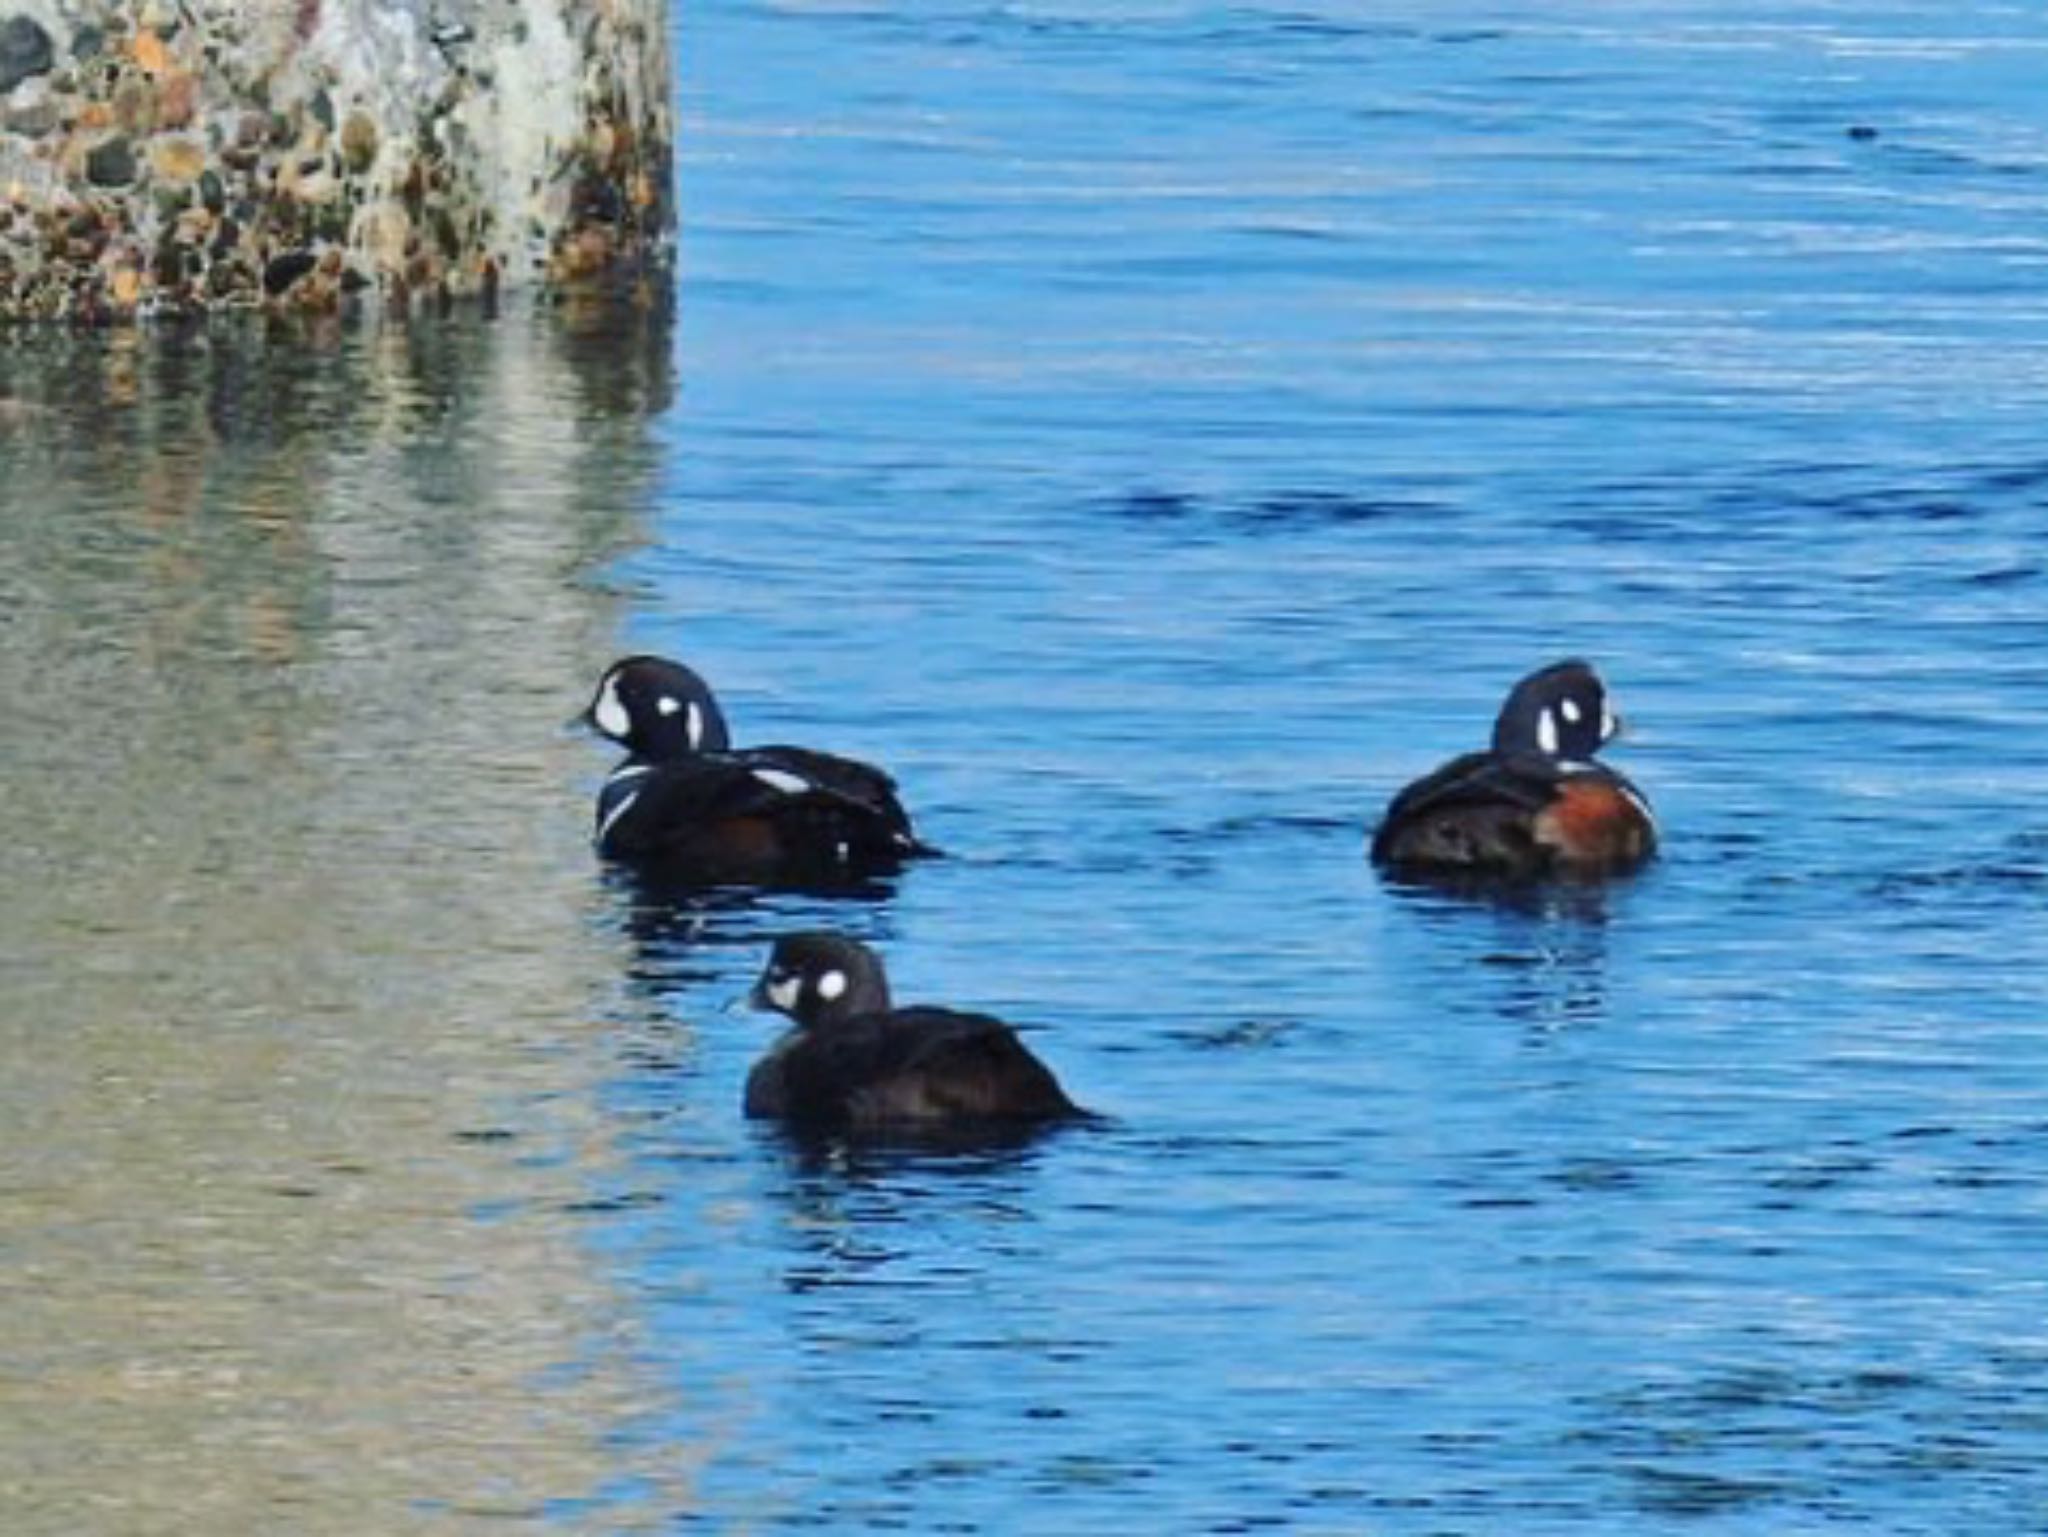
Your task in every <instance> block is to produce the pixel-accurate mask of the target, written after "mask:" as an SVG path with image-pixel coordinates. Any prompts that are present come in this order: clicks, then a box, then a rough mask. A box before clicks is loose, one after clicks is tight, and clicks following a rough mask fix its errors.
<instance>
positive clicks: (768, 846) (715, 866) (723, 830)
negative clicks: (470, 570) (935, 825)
mask: <svg viewBox="0 0 2048 1537" xmlns="http://www.w3.org/2000/svg"><path fill="white" fill-rule="evenodd" d="M583 720H584V721H585V722H586V723H587V724H588V725H590V726H591V727H592V728H594V729H595V730H597V731H599V732H601V733H602V734H603V735H605V736H608V737H610V738H611V739H612V740H613V741H615V742H617V743H619V744H620V745H621V746H622V747H624V748H625V749H626V751H627V752H628V753H629V754H630V756H629V757H628V758H627V759H626V761H625V762H623V763H621V764H620V765H619V766H618V767H617V768H615V769H613V770H612V771H611V773H610V774H609V775H607V776H606V778H605V782H604V788H603V789H601V790H600V791H599V792H598V796H597V850H598V852H599V853H600V854H602V855H604V856H605V857H606V858H609V859H622V860H630V861H634V862H636V863H641V864H650V865H659V866H660V867H661V868H662V869H663V870H664V871H667V872H671V873H683V874H687V875H689V876H691V877H693V878H696V879H701V880H705V881H778V880H793V881H803V880H813V879H831V878H834V877H845V876H850V875H855V874H869V873H878V872H883V871H887V870H892V869H895V868H896V867H898V866H900V865H901V864H902V863H903V861H904V860H906V859H908V858H911V857H912V856H914V855H918V854H929V853H931V852H933V851H932V850H931V849H930V848H928V847H927V846H926V845H925V844H923V843H921V842H919V841H918V838H917V835H916V834H915V833H913V832H912V831H911V829H910V818H909V817H908V816H907V815H905V814H904V810H903V807H902V806H901V804H899V803H898V801H897V799H896V783H895V781H894V780H892V779H891V778H890V777H889V776H888V775H887V774H885V773H883V772H882V771H881V770H880V769H878V768H874V767H872V766H871V765H869V764H866V763H858V762H855V761H854V760H853V759H851V758H835V757H833V756H831V755H830V754H829V753H821V752H812V751H810V750H808V749H806V748H802V747H753V748H747V749H744V750H740V749H735V748H734V747H733V746H732V741H731V738H730V737H729V735H728V734H727V731H726V724H725V716H724V714H723V713H722V712H721V711H720V710H719V708H718V701H717V700H715V699H713V698H712V697H711V690H710V688H709V687H708V686H707V685H706V684H705V682H704V680H703V679H702V678H700V677H698V676H697V674H696V673H694V672H692V671H691V670H690V669H689V668H687V667H685V666H683V665H682V664H681V663H679V662H670V661H665V660H663V659H662V658H660V657H653V656H629V657H627V658H625V659H624V660H623V661H619V662H614V663H613V664H612V665H611V667H610V668H609V669H607V670H606V672H605V675H604V677H603V678H602V679H600V680H599V682H598V685H597V694H596V696H595V697H594V698H593V699H592V700H591V702H590V708H589V709H588V710H586V711H585V712H584V714H583Z"/></svg>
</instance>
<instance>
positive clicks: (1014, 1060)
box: [745, 933, 1086, 1134]
mask: <svg viewBox="0 0 2048 1537" xmlns="http://www.w3.org/2000/svg"><path fill="white" fill-rule="evenodd" d="M753 1001H754V1004H755V1006H756V1007H758V1008H765V1009H773V1010H776V1011H777V1012H779V1013H783V1014H787V1015H788V1016H789V1017H790V1018H791V1019H793V1020H795V1021H796V1028H795V1029H793V1030H791V1031H789V1032H787V1033H786V1034H785V1035H784V1036H783V1037H782V1039H781V1040H779V1041H777V1042H776V1043H775V1045H774V1046H773V1047H772V1048H771V1049H770V1050H769V1052H768V1055H767V1056H765V1057H763V1058H762V1059H761V1060H760V1061H759V1062H758V1063H756V1064H755V1065H754V1070H753V1071H752V1072H751V1073H749V1074H748V1075H747V1093H746V1102H745V1109H746V1113H747V1114H748V1115H749V1116H751V1117H753V1118H755V1119H758V1120H779V1121H786V1122H788V1123H790V1124H791V1125H793V1126H797V1127H800V1128H804V1129H808V1130H818V1131H854V1132H862V1131H865V1132H885V1131H892V1130H893V1131H898V1132H910V1133H917V1132H934V1131H938V1132H950V1133H956V1134H957V1133H959V1132H962V1131H967V1130H972V1129H974V1128H977V1127H980V1128H988V1129H1000V1128H1005V1127H1008V1128H1016V1127H1021V1126H1031V1125H1037V1124H1043V1123H1048V1122H1053V1121H1061V1120H1068V1119H1074V1118H1080V1117H1084V1116H1085V1115H1086V1112H1085V1111H1083V1110H1081V1109H1080V1108H1079V1107H1078V1106H1077V1105H1075V1103H1074V1102H1073V1101H1072V1100H1070V1099H1068V1098H1067V1096H1066V1091H1065V1090H1063V1089H1061V1087H1060V1086H1059V1082H1058V1080H1057V1079H1055V1078H1054V1077H1053V1075H1052V1073H1051V1071H1050V1070H1049V1069H1048V1068H1047V1067H1046V1066H1045V1064H1044V1063H1042V1062H1040V1061H1039V1060H1038V1058H1036V1057H1034V1056H1033V1055H1032V1054H1031V1053H1030V1051H1028V1050H1027V1049H1026V1048H1025V1046H1024V1043H1023V1042H1022V1041H1020V1040H1018V1039H1017V1035H1016V1032H1015V1031H1013V1030H1012V1029H1011V1028H1010V1027H1009V1026H1008V1025H1006V1024H1004V1023H1003V1022H1002V1021H1001V1020H1000V1019H994V1018H991V1017H990V1016H989V1015H987V1014H962V1013H958V1012H956V1011H955V1010H952V1009H938V1008H910V1009H898V1008H893V1007H891V1005H890V1002H889V984H888V982H887V980H886V979H885V978H884V977H883V975H882V962H881V960H880V958H879V957H878V956H876V954H875V953H874V952H873V951H872V950H870V949H868V948H867V947H866V946H865V945H862V944H859V943H856V942H855V941H853V940H851V939H846V938H843V937H841V936H840V935H837V934H824V933H816V934H790V935H785V936H784V937H783V938H781V939H778V940H777V941H776V942H775V948H774V950H773V951H772V952H771V953H770V955H769V957H768V964H767V967H766V968H765V969H764V970H763V971H762V973H761V980H760V981H759V982H758V983H756V984H755V987H754V994H753Z"/></svg>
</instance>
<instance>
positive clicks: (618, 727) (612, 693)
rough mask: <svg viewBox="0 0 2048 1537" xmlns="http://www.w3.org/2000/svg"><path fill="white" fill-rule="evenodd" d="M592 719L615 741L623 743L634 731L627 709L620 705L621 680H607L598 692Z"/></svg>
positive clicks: (592, 710)
mask: <svg viewBox="0 0 2048 1537" xmlns="http://www.w3.org/2000/svg"><path fill="white" fill-rule="evenodd" d="M590 718H591V719H592V720H594V721H596V722H597V729H598V730H600V731H602V732H603V733H604V734H605V735H606V736H608V737H611V738H613V739H614V740H615V741H621V742H623V741H624V740H625V739H626V738H627V737H628V736H629V735H630V734H631V733H632V730H633V721H632V718H631V717H630V716H628V715H627V714H626V707H625V706H624V705H623V704H620V703H619V680H618V679H617V678H606V679H605V680H604V687H603V688H601V689H599V690H598V691H597V703H596V704H595V705H593V706H591V710H590Z"/></svg>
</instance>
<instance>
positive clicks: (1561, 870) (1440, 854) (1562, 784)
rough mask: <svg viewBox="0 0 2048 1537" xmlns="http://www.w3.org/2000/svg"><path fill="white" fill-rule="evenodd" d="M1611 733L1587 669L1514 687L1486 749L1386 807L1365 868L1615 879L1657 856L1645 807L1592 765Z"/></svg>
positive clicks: (1620, 781)
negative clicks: (1370, 863) (1376, 865)
mask: <svg viewBox="0 0 2048 1537" xmlns="http://www.w3.org/2000/svg"><path fill="white" fill-rule="evenodd" d="M1616 729H1617V726H1616V722H1615V718H1614V714H1613V712H1612V711H1611V710H1610V709H1609V708H1608V704H1607V686H1606V685H1605V684H1604V683H1602V682H1601V681H1600V675H1599V673H1597V672H1595V671H1594V670H1593V668H1592V666H1591V664H1590V663H1587V662H1582V661H1578V660H1572V661H1564V662H1557V663H1554V664H1553V665H1551V666H1549V667H1545V668H1543V669H1542V670H1541V671H1539V672H1533V673H1531V674H1530V675H1529V676H1528V677H1526V678H1524V679H1523V680H1522V681H1521V682H1520V683H1517V684H1516V685H1515V687H1514V691H1513V692H1512V693H1510V694H1509V695H1508V699H1507V703H1506V704H1504V705H1502V706H1501V711H1500V718H1499V719H1498V720H1496V721H1495V722H1494V726H1493V746H1492V747H1491V748H1490V749H1488V750H1487V751H1485V752H1474V753H1466V754H1465V755H1464V756H1463V757H1460V758H1453V759H1452V760H1451V761H1450V762H1449V763H1446V764H1444V765H1443V767H1441V768H1439V769H1438V770H1437V771H1436V772H1435V773H1433V774H1429V775H1426V776H1424V777H1423V778H1421V779H1418V780H1417V781H1415V783H1414V784H1411V785H1410V786H1408V788H1407V789H1405V790H1403V791H1402V792H1401V793H1400V794H1399V795H1397V796H1395V797H1394V800H1393V803H1392V804H1391V805H1389V806H1388V807H1387V815H1386V819H1385V820H1384V821H1383V822H1381V823H1380V826H1379V831H1378V832H1377V833H1375V834H1374V835H1373V840H1372V857H1373V859H1374V861H1375V862H1377V863H1379V864H1383V865H1389V866H1392V867H1393V868H1395V869H1397V870H1403V871H1410V872H1415V873H1423V874H1427V873H1435V874H1440V875H1471V876H1479V877H1505V878H1508V879H1531V878H1539V877H1543V876H1552V875H1565V876H1597V875H1615V874H1619V873H1621V872H1623V871H1626V870H1629V869H1632V868H1634V867H1635V866H1637V865H1639V864H1641V863H1642V862H1643V861H1644V860H1646V859H1648V858H1649V857H1650V855H1651V854H1652V853H1654V852H1655V851H1656V847H1657V826H1656V822H1655V820H1654V819H1653V818H1652V817H1651V814H1650V803H1649V802H1648V801H1647V800H1646V799H1644V797H1643V794H1642V792H1641V791H1640V790H1638V789H1637V788H1636V787H1635V786H1634V785H1632V784H1630V783H1629V782H1628V780H1627V779H1626V778H1625V777H1623V776H1622V775H1620V774H1618V773H1616V772H1615V771H1614V770H1613V769H1611V768H1608V767H1607V766H1606V765H1605V764H1601V763H1595V762H1594V761H1593V755H1594V754H1595V753H1597V752H1598V751H1599V750H1600V748H1601V747H1602V746H1603V745H1604V744H1605V743H1606V742H1608V741H1609V740H1610V739H1611V738H1612V737H1613V736H1614V734H1615V731H1616Z"/></svg>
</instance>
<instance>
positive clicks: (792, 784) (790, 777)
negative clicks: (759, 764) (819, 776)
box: [754, 768, 811, 795]
mask: <svg viewBox="0 0 2048 1537" xmlns="http://www.w3.org/2000/svg"><path fill="white" fill-rule="evenodd" d="M754 777H755V778H756V779H758V780H760V781H761V783H762V784H764V785H766V786H767V787H768V788H769V789H771V790H779V791H780V792H781V793H782V794H784V795H802V794H803V793H804V792H805V791H806V790H808V789H810V788H811V782H810V781H809V780H808V779H806V778H804V777H803V775H801V774H791V773H788V772H787V771H785V770H783V769H772V768H757V769H755V770H754Z"/></svg>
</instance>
